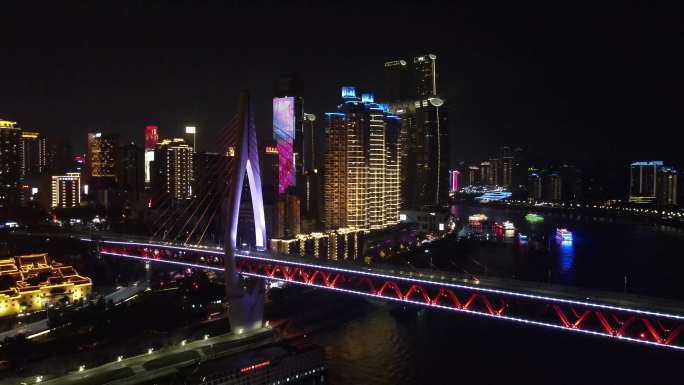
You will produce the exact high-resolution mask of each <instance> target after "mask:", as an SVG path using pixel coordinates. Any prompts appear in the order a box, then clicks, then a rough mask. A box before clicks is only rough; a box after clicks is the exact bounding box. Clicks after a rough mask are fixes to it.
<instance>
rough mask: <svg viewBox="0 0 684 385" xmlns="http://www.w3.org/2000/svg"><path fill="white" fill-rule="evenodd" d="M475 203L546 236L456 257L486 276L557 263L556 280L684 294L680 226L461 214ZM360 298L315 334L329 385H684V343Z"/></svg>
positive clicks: (525, 272) (540, 275)
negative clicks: (558, 237)
mask: <svg viewBox="0 0 684 385" xmlns="http://www.w3.org/2000/svg"><path fill="white" fill-rule="evenodd" d="M475 212H483V213H485V214H486V215H487V216H489V218H490V219H492V220H495V221H499V222H501V221H503V220H512V221H513V222H514V223H515V225H516V227H518V228H519V229H520V230H521V231H523V232H524V233H526V234H530V235H532V236H534V237H538V238H539V239H540V240H539V241H534V242H533V241H530V242H529V243H528V245H525V246H520V245H518V244H517V243H516V242H513V241H501V242H500V243H491V244H488V245H486V246H483V247H479V246H478V247H470V248H467V249H466V250H465V253H466V254H467V255H465V256H463V255H460V256H455V258H456V259H457V262H458V264H459V265H461V266H463V267H465V268H466V269H472V270H474V272H475V273H477V274H480V273H481V272H482V271H483V270H484V269H483V268H482V266H483V265H486V266H487V271H488V274H494V275H502V276H515V277H517V278H520V279H530V280H538V281H544V282H545V281H547V280H548V279H549V270H550V271H551V274H550V276H551V281H552V282H554V283H564V284H571V285H578V286H585V287H596V288H604V289H611V290H618V291H622V290H623V289H624V276H625V275H627V277H628V290H629V291H631V292H637V293H645V294H650V295H657V296H667V297H676V298H684V293H683V292H684V261H683V259H684V252H682V251H681V250H682V246H684V232H683V231H682V230H680V229H676V228H669V227H663V226H657V225H647V224H634V223H627V222H620V221H615V220H614V221H609V220H606V219H601V218H593V217H579V218H578V217H570V216H563V215H545V221H544V223H542V224H538V225H530V224H528V223H527V222H525V220H524V219H523V217H524V215H525V212H515V211H506V210H502V209H481V208H467V207H460V208H458V215H459V216H461V217H465V218H467V216H468V215H470V214H471V213H475ZM559 226H562V227H567V228H568V229H570V230H571V231H573V232H574V234H575V242H574V243H573V245H571V246H563V245H558V244H556V243H555V240H553V239H552V238H553V234H554V232H555V228H556V227H559ZM549 238H551V239H549ZM535 242H536V243H535ZM461 251H462V250H461ZM434 252H447V253H448V252H453V250H435V251H434ZM473 261H476V262H473ZM478 269H480V270H478ZM359 301H360V302H359V303H358V307H364V308H368V309H367V310H366V311H363V312H361V313H360V314H359V315H357V316H355V317H353V318H352V319H351V320H346V321H341V322H340V323H339V324H338V325H336V326H333V327H327V328H325V329H323V330H322V331H319V332H317V333H314V334H313V335H311V336H310V338H311V339H312V340H314V341H315V342H317V343H319V344H320V345H322V346H324V347H325V351H326V356H327V359H328V364H329V368H330V371H329V381H330V383H331V384H333V385H343V384H345V385H346V384H369V385H370V384H378V385H389V384H407V385H418V384H649V385H651V384H683V383H684V376H683V375H682V373H681V363H684V352H679V351H672V350H667V349H663V348H652V347H645V346H641V345H635V344H631V343H623V342H617V341H614V340H611V339H607V338H603V337H592V336H584V335H578V334H576V333H570V332H562V331H557V330H551V329H546V328H540V327H532V326H527V325H518V324H515V323H511V322H506V321H497V320H489V319H483V318H480V317H476V316H470V315H464V314H453V313H448V312H444V311H439V310H434V309H427V310H423V311H418V310H416V309H413V310H409V311H397V310H398V308H397V307H395V305H392V304H385V305H382V304H372V305H370V306H368V305H367V304H366V302H364V301H365V300H363V299H359ZM344 306H345V308H348V307H350V306H354V305H350V304H345V305H344ZM350 310H351V309H350ZM342 311H344V309H343V310H342ZM683 311H684V310H683Z"/></svg>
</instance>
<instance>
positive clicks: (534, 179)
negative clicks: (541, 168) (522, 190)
mask: <svg viewBox="0 0 684 385" xmlns="http://www.w3.org/2000/svg"><path fill="white" fill-rule="evenodd" d="M527 181H528V182H527V183H528V187H527V192H528V200H530V201H533V202H538V201H541V200H542V197H543V196H542V177H541V175H540V174H539V173H538V172H532V173H530V175H529V176H528V179H527Z"/></svg>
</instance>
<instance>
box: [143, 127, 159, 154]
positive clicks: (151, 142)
mask: <svg viewBox="0 0 684 385" xmlns="http://www.w3.org/2000/svg"><path fill="white" fill-rule="evenodd" d="M158 129H159V127H157V126H146V127H145V148H146V149H154V146H156V145H157V142H158V141H159V134H158V133H157V130H158Z"/></svg>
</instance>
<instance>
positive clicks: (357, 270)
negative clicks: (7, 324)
mask: <svg viewBox="0 0 684 385" xmlns="http://www.w3.org/2000/svg"><path fill="white" fill-rule="evenodd" d="M97 247H98V250H99V252H100V254H102V255H109V256H114V257H120V258H130V259H133V260H142V261H148V262H160V263H168V264H175V265H180V266H184V267H190V268H199V269H207V270H216V271H223V270H224V265H223V254H224V252H223V251H222V250H219V249H215V248H201V247H185V246H182V245H174V244H159V243H153V242H128V241H101V242H99V243H98V246H97ZM236 268H237V271H238V272H239V273H240V274H242V275H244V276H250V277H257V278H264V279H270V280H278V281H284V282H289V283H293V284H299V285H307V286H313V287H318V288H321V289H327V290H334V291H337V292H340V293H346V294H354V295H361V296H367V297H372V298H376V299H378V298H381V299H385V300H388V301H396V302H402V303H407V304H413V305H419V306H426V307H432V308H437V309H442V310H446V311H453V312H458V313H467V314H472V315H477V316H482V317H488V318H496V319H501V320H507V321H512V322H518V323H522V324H528V325H535V326H542V327H549V328H554V329H560V330H567V331H573V332H577V333H583V334H588V335H595V336H602V337H608V338H612V339H614V340H621V341H626V342H633V343H639V344H646V345H653V346H660V347H666V348H671V349H677V350H683V351H684V333H683V332H684V315H682V314H683V313H684V308H682V307H679V306H677V303H672V302H667V303H665V302H664V301H660V300H653V299H651V298H645V297H628V296H625V295H622V294H620V293H609V295H608V296H606V294H605V293H602V294H601V296H600V298H599V297H597V295H594V296H591V295H590V296H586V292H584V293H582V295H579V294H578V292H577V291H576V290H575V289H570V288H559V287H557V286H540V285H537V284H526V283H524V282H520V281H500V282H499V284H498V285H497V284H496V281H493V282H488V283H487V284H485V283H483V282H473V281H469V280H466V279H463V278H456V277H446V276H443V275H442V273H440V272H433V273H432V274H425V273H403V272H397V271H389V270H380V269H374V268H366V267H361V266H355V265H350V264H346V263H336V262H333V261H321V260H316V259H310V260H309V259H301V258H292V257H287V256H274V255H272V254H269V253H265V252H254V251H243V252H238V253H237V254H236ZM526 285H528V286H526ZM597 294H598V293H597ZM654 301H655V302H660V303H659V304H658V305H654V303H653V302H654ZM677 310H679V311H677Z"/></svg>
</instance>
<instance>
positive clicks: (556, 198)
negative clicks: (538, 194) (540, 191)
mask: <svg viewBox="0 0 684 385" xmlns="http://www.w3.org/2000/svg"><path fill="white" fill-rule="evenodd" d="M544 185H545V186H544V199H545V200H547V201H549V202H561V201H562V200H563V179H562V177H561V175H560V174H559V173H557V172H552V173H550V174H547V175H545V176H544Z"/></svg>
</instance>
